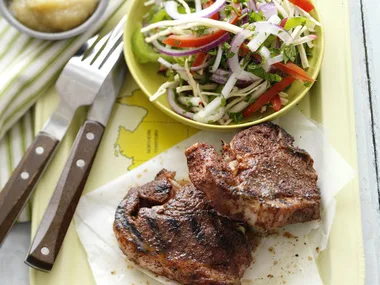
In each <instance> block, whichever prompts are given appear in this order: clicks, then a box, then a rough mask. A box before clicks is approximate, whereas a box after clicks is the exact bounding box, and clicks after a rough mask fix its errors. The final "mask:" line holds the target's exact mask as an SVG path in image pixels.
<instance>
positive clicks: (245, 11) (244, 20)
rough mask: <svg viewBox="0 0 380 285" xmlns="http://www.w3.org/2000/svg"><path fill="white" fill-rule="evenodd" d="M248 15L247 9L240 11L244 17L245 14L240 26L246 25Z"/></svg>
mask: <svg viewBox="0 0 380 285" xmlns="http://www.w3.org/2000/svg"><path fill="white" fill-rule="evenodd" d="M248 13H249V9H248V8H245V9H243V10H242V11H241V14H242V15H244V14H247V15H245V16H244V17H243V18H241V24H242V25H244V24H246V23H248Z"/></svg>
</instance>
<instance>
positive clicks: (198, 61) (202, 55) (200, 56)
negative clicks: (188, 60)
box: [192, 52, 207, 67]
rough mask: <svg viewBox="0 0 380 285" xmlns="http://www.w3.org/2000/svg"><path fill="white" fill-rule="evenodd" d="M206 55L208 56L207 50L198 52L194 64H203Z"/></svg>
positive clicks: (194, 65)
mask: <svg viewBox="0 0 380 285" xmlns="http://www.w3.org/2000/svg"><path fill="white" fill-rule="evenodd" d="M206 57H207V53H205V52H200V53H198V54H197V55H196V57H195V59H194V63H193V65H192V66H193V67H196V66H200V65H202V64H203V63H204V62H205V60H206Z"/></svg>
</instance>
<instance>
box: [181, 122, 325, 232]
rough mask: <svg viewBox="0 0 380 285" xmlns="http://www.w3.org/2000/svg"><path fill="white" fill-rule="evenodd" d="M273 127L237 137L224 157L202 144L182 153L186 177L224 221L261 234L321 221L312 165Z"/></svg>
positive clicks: (225, 148)
mask: <svg viewBox="0 0 380 285" xmlns="http://www.w3.org/2000/svg"><path fill="white" fill-rule="evenodd" d="M293 143H294V138H293V137H292V136H291V135H289V134H288V133H287V132H286V131H285V130H283V129H282V128H280V127H279V126H277V125H275V124H273V123H263V124H260V125H256V126H254V127H251V128H249V129H246V130H244V131H241V132H239V133H238V134H236V135H235V136H234V138H233V139H232V140H231V142H230V143H229V144H224V145H223V149H222V156H219V155H218V153H217V152H216V150H215V149H214V148H213V147H212V146H210V145H207V144H205V143H196V144H194V145H192V146H190V147H189V148H188V149H187V150H186V151H185V155H186V157H187V163H188V167H189V177H190V179H191V181H192V182H193V183H194V185H195V186H196V187H197V188H198V189H200V190H202V191H203V192H204V193H205V195H206V197H207V198H208V200H209V202H210V204H211V205H212V206H213V207H214V208H215V209H216V210H217V211H218V212H219V213H221V214H222V215H225V216H228V217H230V218H232V219H235V220H242V221H246V222H248V223H249V224H250V225H251V226H254V227H261V228H263V229H272V228H276V227H282V226H285V225H287V224H291V223H299V222H307V221H310V220H315V219H319V218H320V190H319V188H318V186H317V180H318V176H317V174H316V172H315V170H314V168H313V163H314V161H313V159H312V158H311V157H310V155H309V154H308V153H307V152H306V151H305V150H302V149H300V148H297V147H295V146H294V145H293Z"/></svg>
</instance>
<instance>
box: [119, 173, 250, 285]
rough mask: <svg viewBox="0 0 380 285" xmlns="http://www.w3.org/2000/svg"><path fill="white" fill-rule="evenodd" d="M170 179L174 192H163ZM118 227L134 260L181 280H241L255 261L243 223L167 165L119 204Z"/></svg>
mask: <svg viewBox="0 0 380 285" xmlns="http://www.w3.org/2000/svg"><path fill="white" fill-rule="evenodd" d="M166 183H169V184H170V185H171V186H170V187H169V188H168V189H169V192H168V193H166V194H165V195H166V196H161V194H162V191H161V190H162V189H157V187H156V186H157V185H165V184H166ZM158 194H159V195H158ZM146 201H149V203H147V202H146ZM132 214H133V215H132ZM114 232H115V235H116V238H117V240H118V243H119V246H120V248H121V250H122V251H123V253H124V254H125V255H126V256H127V257H128V259H129V260H131V261H133V262H135V263H136V264H139V265H140V266H142V267H145V268H147V269H149V270H151V271H152V272H154V273H156V274H159V275H163V276H166V277H168V278H170V279H173V280H176V281H178V282H179V283H181V284H186V285H187V284H194V285H211V284H215V285H217V284H218V285H220V284H225V285H233V284H240V281H239V280H240V278H241V277H242V275H243V273H244V271H245V269H246V268H247V267H248V266H249V265H250V263H251V261H252V256H251V246H250V243H249V241H248V240H247V238H246V237H245V235H244V233H242V232H241V231H240V230H238V229H237V224H236V223H235V222H234V221H231V220H230V219H228V218H226V217H222V216H219V215H218V214H217V213H216V211H215V210H214V209H213V208H212V207H211V206H210V205H209V203H208V201H207V199H206V197H205V194H204V193H203V192H202V191H199V190H198V189H196V188H195V187H194V186H193V185H192V184H191V183H188V184H185V185H181V184H179V183H177V182H175V181H174V173H173V172H168V171H166V170H163V171H161V172H160V173H159V174H158V175H157V176H156V179H155V180H154V181H152V182H150V183H147V184H145V185H142V186H140V187H135V188H132V189H130V191H129V192H128V194H127V196H126V197H125V198H124V200H123V201H122V202H121V203H120V205H119V207H118V208H117V210H116V214H115V222H114Z"/></svg>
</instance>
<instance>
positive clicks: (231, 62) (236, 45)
mask: <svg viewBox="0 0 380 285" xmlns="http://www.w3.org/2000/svg"><path fill="white" fill-rule="evenodd" d="M251 35H252V32H251V31H249V30H242V31H241V32H239V33H238V34H237V35H236V36H235V37H234V38H233V39H232V41H231V44H230V45H231V48H230V50H229V53H233V54H234V56H232V57H231V58H229V59H228V60H227V62H228V67H229V68H230V69H231V71H232V72H233V73H234V74H235V75H236V80H237V79H240V80H244V81H254V80H257V79H259V78H258V77H257V76H255V75H253V74H252V73H250V72H247V71H245V70H243V69H242V68H241V67H240V63H239V49H240V46H241V45H242V44H243V43H244V41H245V40H246V39H247V38H249V37H250V36H251ZM235 83H236V82H235ZM224 95H225V94H224ZM225 96H226V95H225Z"/></svg>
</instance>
